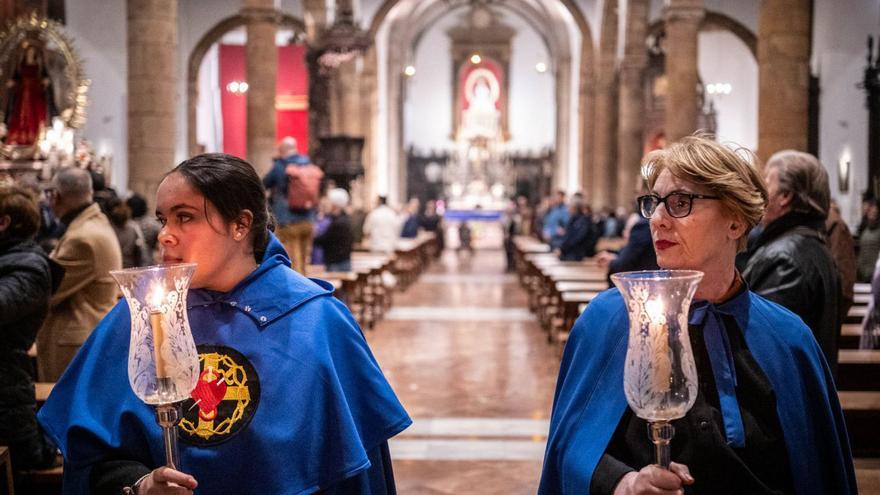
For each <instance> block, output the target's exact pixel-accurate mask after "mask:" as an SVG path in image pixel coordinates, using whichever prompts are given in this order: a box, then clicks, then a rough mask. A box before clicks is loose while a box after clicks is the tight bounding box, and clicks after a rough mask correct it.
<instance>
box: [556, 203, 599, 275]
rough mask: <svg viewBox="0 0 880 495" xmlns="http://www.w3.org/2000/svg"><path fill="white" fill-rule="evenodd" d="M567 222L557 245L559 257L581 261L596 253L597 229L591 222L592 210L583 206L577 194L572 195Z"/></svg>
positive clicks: (563, 259)
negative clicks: (560, 240) (560, 241)
mask: <svg viewBox="0 0 880 495" xmlns="http://www.w3.org/2000/svg"><path fill="white" fill-rule="evenodd" d="M568 215H569V217H568V223H567V224H566V225H565V234H564V235H563V236H562V243H561V244H560V246H559V259H560V260H562V261H581V260H582V259H584V257H591V256H594V255H595V254H596V243H598V242H599V230H598V228H597V227H596V224H595V223H594V222H593V215H592V212H591V211H589V210H588V207H585V206H584V203H583V199H582V198H581V197H580V196H579V195H575V196H574V197H572V199H571V202H570V203H569V207H568Z"/></svg>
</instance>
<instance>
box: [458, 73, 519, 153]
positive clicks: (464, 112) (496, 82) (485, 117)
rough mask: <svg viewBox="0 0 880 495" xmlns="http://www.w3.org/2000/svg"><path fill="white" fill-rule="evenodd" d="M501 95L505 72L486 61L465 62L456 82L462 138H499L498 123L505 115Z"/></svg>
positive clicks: (460, 134)
mask: <svg viewBox="0 0 880 495" xmlns="http://www.w3.org/2000/svg"><path fill="white" fill-rule="evenodd" d="M503 91H504V71H503V69H502V67H501V64H499V63H498V62H496V61H494V60H492V59H490V58H488V57H483V58H482V59H481V60H480V62H479V63H477V64H474V63H472V61H468V62H465V64H464V65H463V66H462V68H461V70H460V71H459V79H458V96H459V97H458V101H459V109H458V112H459V115H458V121H459V136H460V137H461V138H463V139H466V140H470V139H475V138H484V139H490V140H494V139H496V138H501V136H502V132H501V131H502V126H501V119H502V116H503V115H506V113H507V112H505V109H504V101H505V98H503V96H504V95H503Z"/></svg>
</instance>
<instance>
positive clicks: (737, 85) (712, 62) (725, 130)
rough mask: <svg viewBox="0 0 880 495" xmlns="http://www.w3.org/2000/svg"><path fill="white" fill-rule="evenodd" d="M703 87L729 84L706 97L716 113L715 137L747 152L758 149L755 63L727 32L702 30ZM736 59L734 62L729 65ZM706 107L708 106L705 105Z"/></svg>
mask: <svg viewBox="0 0 880 495" xmlns="http://www.w3.org/2000/svg"><path fill="white" fill-rule="evenodd" d="M698 57H699V62H698V67H699V72H700V78H701V79H702V81H703V84H704V85H705V86H708V85H710V84H711V85H713V87H715V86H714V85H730V86H729V88H728V89H729V90H730V91H729V93H727V92H726V91H725V90H724V88H720V89H721V91H720V92H719V93H716V94H714V95H710V94H707V95H706V98H707V102H708V99H711V100H712V101H713V103H714V106H715V111H716V112H717V128H716V132H715V134H716V137H717V139H718V140H719V141H721V142H730V143H735V144H736V145H738V146H744V147H746V148H748V149H752V150H754V149H756V148H757V147H758V63H757V61H756V60H755V57H754V56H753V55H752V52H751V51H749V48H748V47H747V46H746V45H745V43H743V42H742V41H741V40H740V39H739V38H737V37H736V35H734V34H733V33H731V32H730V31H703V32H701V33H700V38H699V50H698ZM731 60H736V63H730V61H731ZM707 105H708V103H707Z"/></svg>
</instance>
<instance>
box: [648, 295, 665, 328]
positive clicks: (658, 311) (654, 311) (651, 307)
mask: <svg viewBox="0 0 880 495" xmlns="http://www.w3.org/2000/svg"><path fill="white" fill-rule="evenodd" d="M645 312H647V313H648V318H650V319H651V322H652V323H661V324H662V323H666V308H665V307H664V305H663V301H661V300H659V299H651V300H649V301H646V302H645Z"/></svg>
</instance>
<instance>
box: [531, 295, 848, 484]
mask: <svg viewBox="0 0 880 495" xmlns="http://www.w3.org/2000/svg"><path fill="white" fill-rule="evenodd" d="M718 307H719V308H720V309H724V310H725V312H729V313H733V314H735V315H736V316H735V318H736V321H737V324H738V325H739V327H740V328H741V329H742V331H743V335H744V337H745V341H746V345H748V348H749V351H751V353H752V355H753V356H754V358H755V361H756V362H757V363H758V365H759V366H761V368H762V369H763V371H764V373H765V374H766V375H767V378H768V379H769V380H770V382H771V383H772V385H773V389H774V391H775V392H776V398H777V414H778V415H779V422H780V424H781V426H782V430H783V436H784V438H785V444H786V448H787V450H788V454H789V455H788V457H789V464H790V466H791V474H792V479H793V481H794V486H795V490H796V492H797V493H799V494H813V493H815V494H827V493H836V494H848V493H853V494H854V493H857V488H856V482H855V472H854V470H853V465H852V456H851V454H850V449H849V439H848V437H847V433H846V427H845V425H844V421H843V413H842V412H841V410H840V403H839V401H838V398H837V392H836V390H835V388H834V383H833V381H832V379H831V374H830V372H829V369H828V365H827V364H826V363H825V360H824V358H823V357H822V354H821V352H820V350H819V346H818V344H816V340H815V339H814V338H813V335H812V333H811V332H810V329H809V328H807V326H806V325H805V324H804V323H803V321H801V320H800V318H798V317H797V316H796V315H794V313H791V312H790V311H788V310H786V309H785V308H783V307H782V306H779V305H777V304H775V303H772V302H770V301H767V300H766V299H764V298H762V297H761V296H759V295H757V294H755V293H753V292H751V291H748V290H746V291H742V292H741V293H740V294H739V295H738V296H736V297H734V298H733V299H731V300H729V301H727V302H725V303H724V304H720V305H718ZM628 331H629V320H628V317H627V313H626V308H625V306H624V302H623V298H622V297H621V295H620V292H618V290H617V289H610V290H608V291H605V292H604V293H602V294H600V295H599V297H597V298H596V299H594V300H593V301H592V302H591V303H590V304H589V306H588V307H587V310H586V311H585V312H584V314H582V315H581V317H580V318H578V320H577V323H575V325H574V328H573V329H572V332H571V336H570V338H569V340H568V343H567V344H566V347H565V354H564V356H563V358H562V365H561V369H560V371H559V380H558V382H557V385H556V396H555V398H554V401H553V416H552V419H551V422H550V434H549V437H548V441H547V450H546V452H545V455H544V469H543V473H542V475H541V485H540V488H539V489H538V493H539V494H540V495H550V494H560V493H587V492H588V491H589V489H590V481H591V479H592V475H593V470H594V469H595V468H596V465H597V464H598V462H599V459H600V458H601V457H602V455H603V454H604V453H605V449H606V448H607V446H608V442H609V441H610V440H611V437H612V435H613V434H614V431H615V429H616V428H617V425H618V423H619V422H620V419H621V418H622V417H623V414H624V412H625V411H626V408H627V407H628V406H627V402H626V397H625V396H624V392H623V368H624V361H625V358H626V349H627V340H628ZM673 441H675V440H673ZM674 460H675V459H673V461H674Z"/></svg>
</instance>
